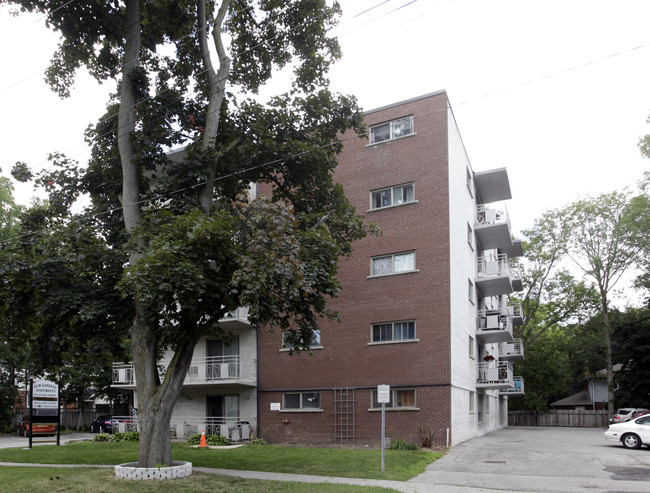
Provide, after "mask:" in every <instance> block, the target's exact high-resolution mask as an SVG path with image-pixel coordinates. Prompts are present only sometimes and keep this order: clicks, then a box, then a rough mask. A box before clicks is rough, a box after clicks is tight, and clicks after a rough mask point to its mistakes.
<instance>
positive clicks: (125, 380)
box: [113, 355, 255, 386]
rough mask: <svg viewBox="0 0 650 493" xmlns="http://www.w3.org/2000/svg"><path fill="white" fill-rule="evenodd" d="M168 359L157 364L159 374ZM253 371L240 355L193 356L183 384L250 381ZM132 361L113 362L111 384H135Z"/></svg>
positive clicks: (161, 372)
mask: <svg viewBox="0 0 650 493" xmlns="http://www.w3.org/2000/svg"><path fill="white" fill-rule="evenodd" d="M169 363H170V361H169V360H162V361H161V362H160V364H159V369H160V376H161V377H162V376H164V374H165V371H166V369H167V366H169ZM254 376H255V372H254V369H253V366H252V364H245V363H241V361H240V356H238V355H233V356H211V357H207V358H193V359H192V363H191V364H190V368H189V369H188V371H187V375H186V376H185V382H184V383H185V384H186V385H192V384H204V383H245V382H248V383H252V382H253V381H254ZM135 383H136V382H135V371H134V369H133V363H113V385H115V386H135Z"/></svg>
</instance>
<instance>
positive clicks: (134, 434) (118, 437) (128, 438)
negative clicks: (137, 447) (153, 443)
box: [110, 431, 140, 442]
mask: <svg viewBox="0 0 650 493" xmlns="http://www.w3.org/2000/svg"><path fill="white" fill-rule="evenodd" d="M110 441H111V442H138V441H140V432H139V431H127V432H126V433H115V434H114V435H111V438H110Z"/></svg>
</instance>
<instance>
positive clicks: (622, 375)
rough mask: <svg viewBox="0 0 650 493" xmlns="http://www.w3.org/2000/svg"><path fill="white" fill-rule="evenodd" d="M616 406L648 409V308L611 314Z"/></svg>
mask: <svg viewBox="0 0 650 493" xmlns="http://www.w3.org/2000/svg"><path fill="white" fill-rule="evenodd" d="M612 345H613V347H614V351H613V353H614V357H615V360H616V361H618V362H620V363H621V369H620V370H619V371H618V372H617V373H616V384H617V390H616V394H615V395H616V402H617V405H618V406H634V407H645V408H650V308H648V307H644V308H630V309H628V310H626V311H625V312H617V313H615V314H614V316H613V317H612Z"/></svg>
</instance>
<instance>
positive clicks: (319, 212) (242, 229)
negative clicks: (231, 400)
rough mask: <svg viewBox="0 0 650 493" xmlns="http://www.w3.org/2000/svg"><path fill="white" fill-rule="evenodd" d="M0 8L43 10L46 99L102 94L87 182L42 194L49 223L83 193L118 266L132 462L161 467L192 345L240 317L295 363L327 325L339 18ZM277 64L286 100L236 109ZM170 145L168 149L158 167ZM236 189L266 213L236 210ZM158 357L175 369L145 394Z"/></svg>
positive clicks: (275, 12) (235, 10)
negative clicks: (106, 90) (132, 382)
mask: <svg viewBox="0 0 650 493" xmlns="http://www.w3.org/2000/svg"><path fill="white" fill-rule="evenodd" d="M0 1H2V3H12V4H18V5H20V6H21V7H22V8H23V9H25V10H28V11H38V12H42V13H43V14H44V15H46V17H47V22H48V25H49V26H50V27H51V28H53V29H55V30H57V31H58V32H60V33H61V36H62V39H61V43H60V44H59V47H58V49H57V51H56V53H55V55H54V57H53V62H52V65H51V67H50V69H49V71H48V81H49V82H50V84H51V86H52V88H53V89H54V90H55V91H57V92H58V93H59V94H60V95H61V96H66V95H68V93H69V87H70V86H71V83H72V80H73V77H74V74H75V71H76V70H77V69H78V67H80V66H82V65H83V66H85V67H86V68H87V69H88V70H89V71H90V73H91V74H92V75H94V76H95V77H96V78H97V79H98V80H100V81H103V80H107V79H112V80H115V81H116V82H118V88H119V93H118V94H115V95H114V97H113V99H112V100H111V101H110V102H109V106H108V107H107V112H106V114H105V116H104V117H103V118H102V119H101V120H100V121H99V122H98V123H97V125H95V126H94V127H92V128H90V129H89V131H88V133H87V138H88V140H89V142H90V143H91V144H92V148H93V150H92V158H91V160H90V163H89V166H88V170H87V173H85V174H84V175H83V176H81V177H80V178H79V179H78V180H77V179H76V178H75V177H74V174H70V173H67V172H63V173H62V174H60V175H59V176H55V177H54V180H48V181H47V182H45V185H46V188H47V187H49V188H51V189H53V190H52V193H51V195H50V202H51V203H52V204H54V205H60V206H61V207H62V209H61V213H62V214H64V213H65V211H66V210H67V208H68V206H69V201H70V200H71V199H73V198H74V197H75V196H76V194H78V193H81V192H87V193H89V194H90V196H91V200H92V211H89V214H91V213H92V217H93V219H94V223H96V226H97V227H98V228H99V229H100V231H98V233H97V237H98V238H101V239H102V240H103V241H105V242H106V243H107V245H108V246H109V248H112V249H114V250H116V251H120V252H125V253H126V255H127V259H128V261H127V262H126V263H123V264H119V266H120V268H121V267H122V266H123V265H126V268H125V269H124V273H123V275H122V278H121V281H120V287H121V289H122V292H123V293H124V295H125V296H126V297H127V299H129V300H132V301H133V305H132V306H133V323H132V325H131V326H130V328H129V335H130V341H131V350H132V357H133V362H134V367H135V374H136V380H137V392H138V399H139V407H138V419H139V425H140V430H141V435H140V437H141V438H140V451H139V464H140V466H144V467H152V466H154V465H155V464H171V446H170V441H169V422H170V418H171V413H172V410H173V406H174V403H175V402H176V399H177V397H178V395H179V393H180V390H181V387H182V384H183V380H184V378H185V375H186V373H187V370H188V368H189V364H190V361H191V357H192V353H193V350H194V346H195V344H196V342H197V341H198V340H199V338H200V337H202V336H203V335H206V334H215V335H218V334H220V333H222V330H221V329H220V327H219V326H218V324H217V323H216V322H215V321H216V320H218V319H219V318H221V317H222V316H223V315H224V314H225V313H227V312H229V311H232V310H234V309H235V308H237V307H238V306H248V307H249V319H250V321H251V322H252V323H253V324H255V325H257V326H260V327H263V326H272V327H279V328H281V329H293V331H292V332H291V334H292V339H293V340H292V341H291V342H292V343H293V344H294V346H295V347H296V348H302V349H307V348H308V347H309V345H310V342H311V341H312V338H313V332H314V330H315V329H316V328H317V326H318V325H317V323H318V319H319V318H321V317H327V318H334V317H335V316H336V315H335V314H334V313H331V312H330V311H329V310H328V309H327V304H326V302H327V299H328V298H330V297H332V296H336V295H337V294H338V292H339V289H340V288H339V284H338V282H337V280H336V271H337V260H338V257H339V256H341V255H346V254H349V253H350V250H351V246H350V243H351V242H352V241H353V240H355V239H357V238H360V237H362V236H363V235H364V234H366V227H365V226H364V225H363V222H362V220H361V218H360V217H359V216H357V215H356V214H355V212H354V210H353V208H352V207H351V206H350V204H349V203H348V202H347V200H346V199H345V196H344V194H343V190H342V189H341V187H340V186H338V185H336V184H335V183H334V182H333V180H332V176H331V175H332V171H333V170H334V168H335V166H336V153H337V152H338V151H339V150H340V148H341V143H340V141H339V140H338V139H337V137H338V136H339V135H340V133H341V132H344V131H345V130H347V129H349V128H354V129H355V130H356V131H357V132H361V133H362V132H363V126H362V116H361V112H360V111H359V109H358V107H357V105H356V101H355V100H354V98H351V97H345V96H340V95H334V94H332V93H330V92H329V91H328V90H327V79H326V73H327V69H328V66H329V64H330V63H331V62H332V61H334V60H336V59H337V58H338V57H339V56H340V53H339V47H338V44H337V42H336V40H335V39H333V38H331V37H329V36H328V35H327V31H328V29H329V28H330V27H331V26H332V25H333V24H334V23H335V19H336V16H337V15H338V13H339V7H338V4H336V3H334V4H333V5H332V6H328V5H327V3H326V2H325V1H324V0H286V1H277V0H259V1H253V0H240V1H238V2H232V1H231V0H223V1H221V2H213V1H206V0H197V1H193V2H189V1H187V0H180V1H169V0H160V1H147V0H142V1H138V0H126V1H125V2H96V1H90V0H86V1H81V0H79V1H76V2H68V3H66V4H64V5H61V4H60V2H55V1H49V0H0ZM209 34H211V35H212V49H210V47H209V43H208V35H209ZM227 43H229V47H228V46H227ZM168 53H173V55H168ZM213 53H214V54H216V56H213ZM289 64H291V65H292V67H293V68H294V78H293V82H292V86H291V87H290V88H287V89H288V90H289V92H288V93H286V94H284V95H280V96H278V97H276V98H273V99H272V100H271V101H270V102H269V104H267V105H265V106H263V105H261V104H259V103H256V102H254V101H251V100H247V99H246V98H245V96H246V95H248V94H255V93H257V91H258V90H259V89H260V87H262V86H263V85H264V84H265V83H266V82H267V81H268V80H269V79H270V77H271V75H272V74H273V71H274V70H275V69H277V68H282V67H284V66H287V65H289ZM242 95H243V96H242ZM176 146H185V150H184V151H183V152H178V153H175V154H173V155H169V149H170V148H173V147H176ZM55 159H59V158H55ZM250 183H258V184H260V185H261V186H262V187H263V188H265V190H266V191H267V193H265V195H266V198H257V199H254V200H253V199H251V197H250V196H249V195H248V194H247V192H248V190H249V187H250ZM86 217H88V216H86ZM69 221H70V223H72V219H69ZM113 265H115V264H113ZM165 348H171V349H173V350H174V356H173V358H172V360H171V363H170V365H169V367H168V369H167V371H166V373H165V375H164V377H163V378H162V380H161V379H160V377H159V375H158V369H157V362H158V358H159V356H160V355H161V353H162V351H163V350H164V349H165Z"/></svg>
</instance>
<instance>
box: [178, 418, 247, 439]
mask: <svg viewBox="0 0 650 493" xmlns="http://www.w3.org/2000/svg"><path fill="white" fill-rule="evenodd" d="M180 420H183V423H182V424H180ZM174 421H175V422H177V423H178V424H176V423H173V424H172V434H173V435H175V437H176V438H189V437H191V436H192V435H197V434H199V433H201V432H202V431H204V430H205V434H206V435H221V436H224V437H226V438H227V439H228V440H230V441H231V442H239V441H243V440H250V437H251V433H254V429H253V425H252V424H251V421H252V418H251V421H245V420H242V418H241V417H236V416H227V417H226V416H206V417H203V418H190V417H186V418H183V417H179V418H176V419H174V418H172V422H174Z"/></svg>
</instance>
